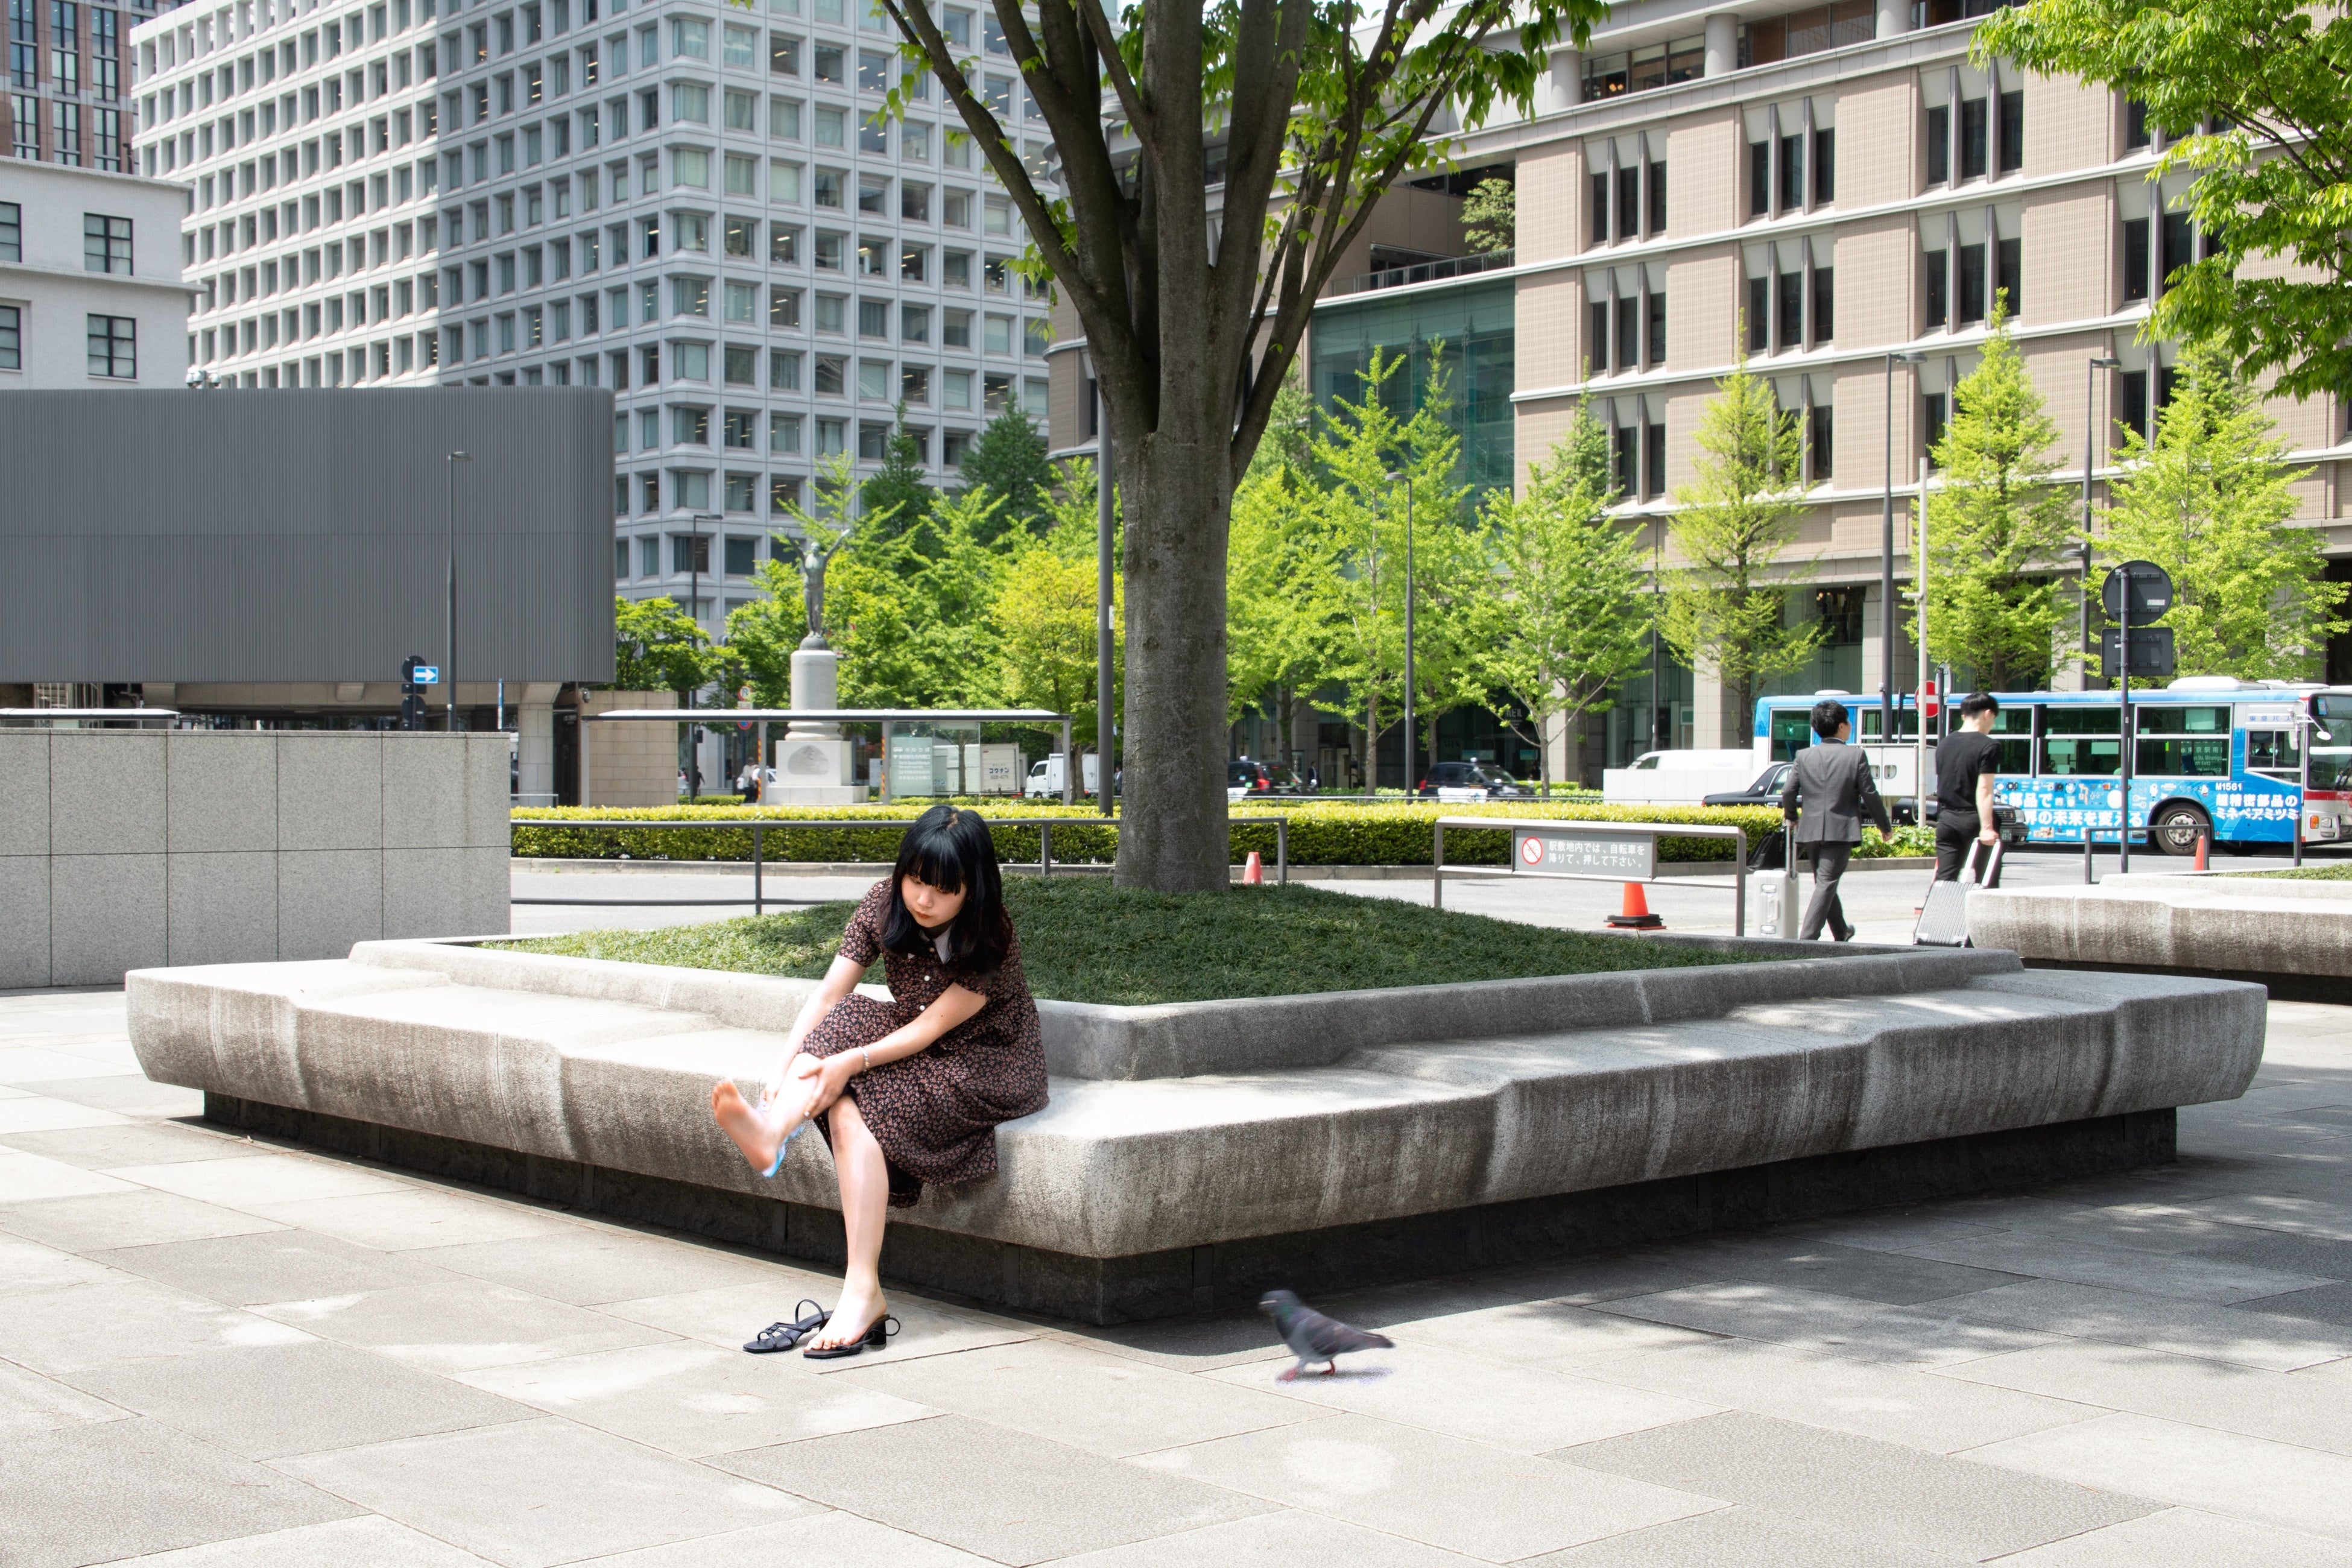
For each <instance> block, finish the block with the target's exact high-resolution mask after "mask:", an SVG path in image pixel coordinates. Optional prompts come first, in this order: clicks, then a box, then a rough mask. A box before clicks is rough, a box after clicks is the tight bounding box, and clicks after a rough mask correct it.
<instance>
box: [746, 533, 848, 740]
mask: <svg viewBox="0 0 2352 1568" xmlns="http://www.w3.org/2000/svg"><path fill="white" fill-rule="evenodd" d="M829 575H830V573H828V576H829ZM759 583H760V596H759V597H758V598H756V599H753V600H752V601H751V603H750V604H747V605H738V606H737V607H736V608H734V609H732V610H730V611H729V612H728V613H727V652H728V653H729V655H730V656H731V657H732V658H733V659H734V661H735V663H736V664H737V665H738V666H739V667H740V669H741V671H742V675H741V679H740V684H745V685H749V686H750V687H751V700H752V702H753V703H754V705H756V706H758V707H761V708H783V707H788V706H790V704H791V702H792V696H793V652H794V650H796V649H797V648H799V647H800V646H801V639H802V638H803V637H806V636H808V605H807V602H806V600H805V599H804V598H803V595H802V592H801V569H800V568H799V566H797V565H795V564H793V563H790V562H784V561H775V560H769V561H762V562H761V563H760V576H759Z"/></svg>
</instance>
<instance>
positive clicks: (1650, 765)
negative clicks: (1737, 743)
mask: <svg viewBox="0 0 2352 1568" xmlns="http://www.w3.org/2000/svg"><path fill="white" fill-rule="evenodd" d="M1755 778H1756V756H1755V753H1754V752H1748V751H1744V750H1743V751H1737V752H1733V751H1720V752H1712V751H1710V752H1702V751H1689V752H1643V753H1642V754H1641V755H1640V756H1638V757H1636V758H1634V759H1633V766H1632V767H1630V768H1608V769H1604V770H1603V771H1602V773H1601V799H1602V800H1603V801H1605V802H1607V803H1608V804H1609V805H1697V804H1698V803H1699V801H1700V799H1701V798H1702V797H1703V796H1706V795H1726V794H1728V793H1730V792H1731V791H1733V790H1741V789H1746V788H1747V787H1748V784H1751V783H1753V782H1754V780H1755Z"/></svg>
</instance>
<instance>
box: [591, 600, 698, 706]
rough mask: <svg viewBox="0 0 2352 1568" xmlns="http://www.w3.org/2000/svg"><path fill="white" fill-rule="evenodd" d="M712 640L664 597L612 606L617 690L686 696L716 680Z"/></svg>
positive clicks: (626, 601) (614, 681)
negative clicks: (714, 678)
mask: <svg viewBox="0 0 2352 1568" xmlns="http://www.w3.org/2000/svg"><path fill="white" fill-rule="evenodd" d="M716 668H717V665H716V662H715V661H714V660H713V658H711V653H710V637H709V633H707V632H705V631H704V630H703V629H702V628H701V627H700V626H696V625H695V624H694V619H693V617H692V616H688V614H687V613H686V612H685V611H684V610H682V609H680V608H678V605H677V600H675V599H672V598H670V597H668V596H667V595H664V596H663V597H661V598H658V599H622V598H615V599H614V601H613V685H614V689H616V690H621V691H675V692H677V695H678V701H679V702H680V703H681V704H683V703H684V702H685V700H686V699H687V697H688V694H690V693H692V692H694V691H696V690H698V689H700V688H701V687H702V686H704V685H706V684H707V683H709V680H710V679H712V677H713V675H714V673H715V672H716Z"/></svg>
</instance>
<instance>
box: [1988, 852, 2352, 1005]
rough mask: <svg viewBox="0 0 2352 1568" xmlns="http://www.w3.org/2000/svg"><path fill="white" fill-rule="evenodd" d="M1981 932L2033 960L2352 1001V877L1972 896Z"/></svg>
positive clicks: (2130, 880) (2185, 880)
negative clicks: (2188, 976)
mask: <svg viewBox="0 0 2352 1568" xmlns="http://www.w3.org/2000/svg"><path fill="white" fill-rule="evenodd" d="M1969 932H1970V934H1971V935H1972V936H1973V937H1974V938H1975V939H1976V940H1977V941H1978V942H1984V943H1987V944H1990V945H1993V946H1998V947H2005V948H2009V949H2011V950H2012V951H2014V952H2017V953H2018V954H2019V955H2020V956H2021V958H2022V959H2023V960H2024V961H2025V962H2026V963H2028V964H2030V965H2032V966H2033V967H2036V968H2050V969H2078V968H2079V969H2101V970H2120V971H2128V972H2136V973H2174V974H2194V975H2208V976H2217V977H2221V978H2227V979H2233V980H2243V981H2250V982H2252V983H2254V984H2262V985H2264V986H2266V987H2268V988H2269V990H2270V992H2271V994H2273V995H2276V996H2279V997H2282V998H2285V999H2290V1000H2300V1001H2315V1002H2347V1001H2352V881H2345V880H2342V879H2332V878H2325V877H2315V878H2296V877H2291V876H2278V875H2272V876H2220V875H2212V876H2203V877H2199V876H2193V875H2192V876H2179V875H2155V876H2125V875H2117V876H2111V877H2109V878H2107V879H2105V881H2103V882H2100V883H2098V884H2097V885H2096V886H2095V887H2087V888H2030V889H2027V888H2018V889H2011V888H2001V889H1990V890H1987V891H1983V892H1977V893H1971V894H1970V895H1969Z"/></svg>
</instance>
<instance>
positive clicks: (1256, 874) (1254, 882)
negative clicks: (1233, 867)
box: [1242, 849, 1265, 888]
mask: <svg viewBox="0 0 2352 1568" xmlns="http://www.w3.org/2000/svg"><path fill="white" fill-rule="evenodd" d="M1242 886H1243V887H1244V888H1263V887H1265V861H1263V860H1261V859H1259V858H1257V851H1256V850H1255V849H1253V850H1251V851H1250V852H1249V858H1248V859H1246V860H1244V861H1243V862H1242Z"/></svg>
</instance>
